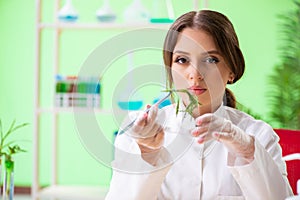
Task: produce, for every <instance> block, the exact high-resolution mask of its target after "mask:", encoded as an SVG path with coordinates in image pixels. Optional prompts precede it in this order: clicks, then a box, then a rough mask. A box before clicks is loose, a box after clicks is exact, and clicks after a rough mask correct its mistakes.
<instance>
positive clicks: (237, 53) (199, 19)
mask: <svg viewBox="0 0 300 200" xmlns="http://www.w3.org/2000/svg"><path fill="white" fill-rule="evenodd" d="M185 28H193V29H197V30H203V31H205V32H206V33H208V34H209V35H210V36H211V37H212V38H213V40H214V43H215V44H216V47H217V49H218V51H220V53H221V54H222V57H223V58H224V60H225V62H226V64H227V66H228V67H229V68H230V70H231V71H232V72H233V73H234V77H235V78H234V80H233V82H228V84H232V83H235V82H236V81H237V80H239V79H240V78H241V77H242V75H243V73H244V71H245V61H244V56H243V54H242V52H241V50H240V47H239V41H238V38H237V35H236V32H235V30H234V27H233V25H232V23H231V22H230V20H229V19H228V18H227V17H226V16H225V15H223V14H221V13H219V12H216V11H210V10H201V11H198V12H196V11H191V12H188V13H186V14H183V15H182V16H180V17H179V18H178V19H177V20H176V21H175V22H174V23H173V24H172V26H171V27H170V29H169V31H168V33H167V36H166V38H165V43H164V51H163V58H164V63H165V66H166V71H167V75H168V81H167V87H168V88H172V87H173V79H172V73H171V66H172V56H173V50H174V47H175V45H176V42H177V38H178V35H179V33H180V32H182V30H183V29H185ZM228 91H229V90H228V89H227V88H226V92H225V94H224V95H226V96H227V95H232V96H231V97H227V98H230V99H232V101H226V102H224V104H225V105H227V106H230V107H235V97H234V96H233V94H232V92H228ZM224 99H226V97H225V98H224ZM233 101H234V103H233ZM230 102H231V103H230Z"/></svg>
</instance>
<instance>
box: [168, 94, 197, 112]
mask: <svg viewBox="0 0 300 200" xmlns="http://www.w3.org/2000/svg"><path fill="white" fill-rule="evenodd" d="M163 92H171V93H172V94H174V93H176V92H182V93H186V94H187V95H188V97H189V101H190V102H189V104H188V105H187V106H186V108H185V110H184V111H181V112H185V113H189V114H190V115H192V114H193V111H194V109H195V108H197V107H198V106H199V105H201V104H200V102H198V100H197V97H196V96H195V95H192V94H191V93H190V92H189V91H188V90H187V89H178V90H176V89H166V90H164V91H163ZM179 111H180V110H179V98H177V100H176V115H177V114H178V112H179Z"/></svg>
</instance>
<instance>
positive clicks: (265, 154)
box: [106, 105, 292, 200]
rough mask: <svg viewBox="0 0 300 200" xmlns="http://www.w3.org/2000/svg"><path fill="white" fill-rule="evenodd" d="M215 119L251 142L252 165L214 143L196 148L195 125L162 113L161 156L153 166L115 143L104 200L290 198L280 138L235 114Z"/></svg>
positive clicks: (224, 111)
mask: <svg viewBox="0 0 300 200" xmlns="http://www.w3.org/2000/svg"><path fill="white" fill-rule="evenodd" d="M215 114H216V115H218V116H220V117H223V118H225V119H228V120H230V121H231V122H232V123H233V124H235V125H236V126H238V127H239V128H241V129H242V130H243V131H244V132H245V133H247V134H250V135H253V136H254V137H255V153H254V160H253V161H252V162H251V163H250V164H241V163H239V161H238V160H232V159H231V156H230V155H229V154H228V151H227V149H226V147H225V146H224V145H223V144H222V143H219V142H218V141H216V140H211V141H208V142H206V143H204V144H201V145H200V144H198V143H197V142H196V140H195V138H193V137H191V135H190V131H191V130H192V129H193V128H194V127H195V121H194V119H193V118H192V117H191V116H190V115H188V114H184V113H179V114H178V115H176V114H175V108H174V107H173V106H172V105H171V106H167V107H165V108H164V109H163V110H161V112H160V114H159V119H158V123H161V125H162V126H163V127H164V130H165V143H164V151H162V153H161V154H160V157H159V160H158V162H157V165H156V166H152V165H150V164H148V163H147V162H145V161H144V160H143V159H142V158H141V152H140V150H139V147H138V145H137V143H136V141H135V140H134V139H132V138H131V137H129V136H127V135H126V134H123V135H121V136H118V137H117V138H116V142H115V147H116V153H115V161H114V163H113V166H114V171H113V176H112V180H111V183H110V189H109V192H108V194H107V196H106V199H107V200H115V199H128V200H135V199H136V200H143V199H145V200H151V199H163V200H167V199H170V200H194V199H195V200H198V199H203V200H218V199H224V200H226V199H231V200H235V199H249V200H283V199H285V198H286V197H288V196H291V195H292V190H291V188H290V186H289V183H288V179H287V177H286V176H287V173H286V165H285V162H284V161H283V160H282V154H281V147H280V146H279V144H278V140H279V138H278V136H277V135H276V133H275V132H274V131H273V129H272V127H271V126H269V125H268V124H266V123H265V122H263V121H260V120H255V119H254V118H252V117H251V116H249V115H247V114H246V113H243V112H241V111H238V110H236V109H233V108H230V107H226V106H220V108H219V109H218V110H217V111H216V112H215Z"/></svg>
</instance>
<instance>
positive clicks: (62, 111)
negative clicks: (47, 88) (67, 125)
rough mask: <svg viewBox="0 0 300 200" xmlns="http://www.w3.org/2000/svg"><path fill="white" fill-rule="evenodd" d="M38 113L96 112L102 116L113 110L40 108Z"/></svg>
mask: <svg viewBox="0 0 300 200" xmlns="http://www.w3.org/2000/svg"><path fill="white" fill-rule="evenodd" d="M37 112H38V113H39V114H41V113H75V112H76V113H88V112H94V113H100V114H107V115H110V114H111V113H112V111H111V110H108V109H107V110H106V109H102V108H93V107H91V108H85V107H66V108H64V107H61V108H59V107H52V108H38V109H37Z"/></svg>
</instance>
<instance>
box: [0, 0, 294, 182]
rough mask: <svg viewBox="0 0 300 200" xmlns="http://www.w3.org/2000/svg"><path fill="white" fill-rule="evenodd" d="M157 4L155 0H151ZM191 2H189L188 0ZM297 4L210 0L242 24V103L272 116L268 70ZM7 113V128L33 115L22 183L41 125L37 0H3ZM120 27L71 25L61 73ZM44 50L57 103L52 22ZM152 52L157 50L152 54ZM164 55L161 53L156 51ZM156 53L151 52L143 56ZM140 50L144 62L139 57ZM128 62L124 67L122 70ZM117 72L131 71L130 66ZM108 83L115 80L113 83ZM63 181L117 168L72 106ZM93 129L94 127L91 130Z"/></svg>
mask: <svg viewBox="0 0 300 200" xmlns="http://www.w3.org/2000/svg"><path fill="white" fill-rule="evenodd" d="M44 1H45V3H44V5H43V20H44V21H46V22H51V21H52V20H53V19H52V18H53V17H52V15H51V14H52V10H53V5H52V2H53V1H51V0H44ZM73 2H74V5H75V6H76V8H77V9H78V10H79V13H80V20H81V21H85V22H91V21H95V19H94V13H95V9H97V8H99V7H100V5H101V3H102V1H99V0H87V1H81V0H74V1H73ZM111 2H112V7H113V9H114V10H115V11H117V13H122V10H123V9H124V8H125V7H126V5H127V4H128V3H129V2H131V0H122V1H120V0H111ZM143 2H144V4H145V5H146V6H147V7H150V5H151V1H150V0H143ZM186 2H188V3H186ZM186 2H183V1H181V0H173V3H174V7H175V14H176V16H179V15H180V14H182V13H184V12H186V11H189V10H190V9H191V8H192V3H190V2H189V1H186ZM291 7H292V1H287V0H264V1H261V0H252V1H240V0H222V1H219V0H210V1H209V8H210V9H213V10H217V11H220V12H223V13H224V14H226V15H227V16H228V17H229V18H230V19H231V20H232V22H233V24H234V25H235V28H236V31H237V33H238V36H239V39H240V45H241V48H242V51H243V52H244V56H245V59H246V72H245V75H244V77H243V78H242V79H241V80H240V81H239V82H237V83H236V84H235V85H233V86H231V87H230V88H231V89H232V90H233V91H234V93H235V95H236V97H237V99H238V101H239V102H241V103H242V104H244V105H246V106H247V107H249V108H251V109H252V110H253V111H254V112H256V113H258V114H260V115H261V116H263V118H264V119H266V120H267V119H268V115H267V114H268V112H269V106H268V99H267V97H266V95H267V91H268V82H267V75H268V74H270V73H271V72H272V68H273V66H274V65H275V63H277V62H278V61H279V59H278V50H277V47H278V44H279V41H278V40H279V38H280V37H279V34H278V32H279V27H278V18H277V15H278V14H282V13H285V12H286V11H288V10H289V9H291ZM0 25H1V26H0V27H1V29H0V30H1V31H0V36H1V37H0V44H1V47H0V91H1V94H2V95H1V98H0V117H1V119H2V122H3V126H4V129H7V128H8V126H9V124H10V122H11V121H12V120H13V119H17V122H18V123H23V122H29V123H30V125H29V126H28V127H25V128H23V129H22V130H20V131H19V132H18V134H16V136H15V138H14V139H18V140H22V141H21V143H22V146H23V147H24V148H26V149H27V150H28V151H27V153H22V154H18V155H17V156H15V160H16V169H15V182H16V185H25V186H27V185H30V184H31V181H32V163H33V161H32V132H33V116H34V113H33V108H34V104H33V100H34V58H35V1H34V0H0ZM118 33H119V31H116V30H107V31H86V30H81V31H66V32H64V33H63V34H62V52H61V56H62V60H61V62H60V64H61V66H62V70H61V73H62V74H65V75H68V74H75V75H76V74H77V72H78V70H79V68H80V65H81V63H82V62H83V61H84V60H85V58H86V57H87V56H88V55H89V53H90V52H91V51H92V50H93V49H94V48H96V47H97V46H98V45H99V44H101V42H103V41H105V40H107V39H109V38H111V37H112V36H113V35H116V34H118ZM42 38H43V39H42V41H43V46H42V49H43V52H44V53H43V55H42V65H43V67H44V69H43V70H42V73H41V80H43V83H44V84H43V85H42V96H41V100H42V101H41V103H42V105H43V106H48V105H52V99H51V98H49V91H52V86H53V85H52V82H53V77H52V75H51V74H52V68H51V67H52V65H53V61H52V56H53V31H52V30H45V31H44V32H43V35H42ZM150 55H151V54H150ZM152 56H153V57H155V59H159V57H158V54H156V53H154V54H153V55H152ZM153 57H150V56H148V57H147V56H144V55H143V58H142V60H143V59H145V60H147V59H152V58H153ZM139 59H141V58H137V62H139ZM123 64H126V60H125V59H123V60H122V59H120V60H119V61H117V62H116V63H115V65H123ZM122 70H123V71H122ZM122 70H121V69H118V70H116V71H112V72H111V73H114V72H117V73H120V74H122V73H124V72H125V71H124V68H123V69H122ZM104 81H105V83H103V90H104V93H105V94H107V96H109V95H111V92H110V90H109V89H108V88H110V87H112V85H111V84H113V81H112V80H109V79H105V80H104ZM106 86H107V87H106ZM103 101H104V105H108V104H109V103H110V102H109V98H106V99H105V98H103ZM97 119H98V120H99V121H101V122H104V123H105V124H107V127H104V129H105V133H106V134H107V137H108V138H109V139H110V140H111V139H112V133H113V131H114V130H115V129H116V127H115V126H114V125H110V124H114V123H113V119H112V118H111V117H107V116H99V117H97ZM51 120H52V118H51V115H49V114H43V115H42V116H41V130H42V133H41V134H42V138H41V141H40V146H41V148H42V151H41V160H40V164H41V172H42V175H41V177H40V179H41V182H42V184H48V183H49V180H50V176H51V173H50V167H51V164H50V163H49V160H50V159H49V158H50V157H51V151H50V150H49V147H50V141H51V138H50V133H51V129H50V128H51V126H50V125H49V124H51ZM59 130H60V133H62V134H60V135H59V141H60V142H59V174H60V178H59V182H60V183H68V184H72V183H78V184H100V185H107V184H108V183H109V179H110V175H111V171H110V169H109V168H107V167H105V166H103V165H101V164H99V163H98V162H97V161H95V160H94V159H93V158H92V156H90V154H88V153H87V152H86V150H85V148H84V147H83V146H82V145H81V143H80V140H79V139H78V136H77V134H76V128H75V124H74V119H73V117H72V114H68V113H65V114H62V115H60V116H59ZM87 131H88V130H87Z"/></svg>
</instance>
